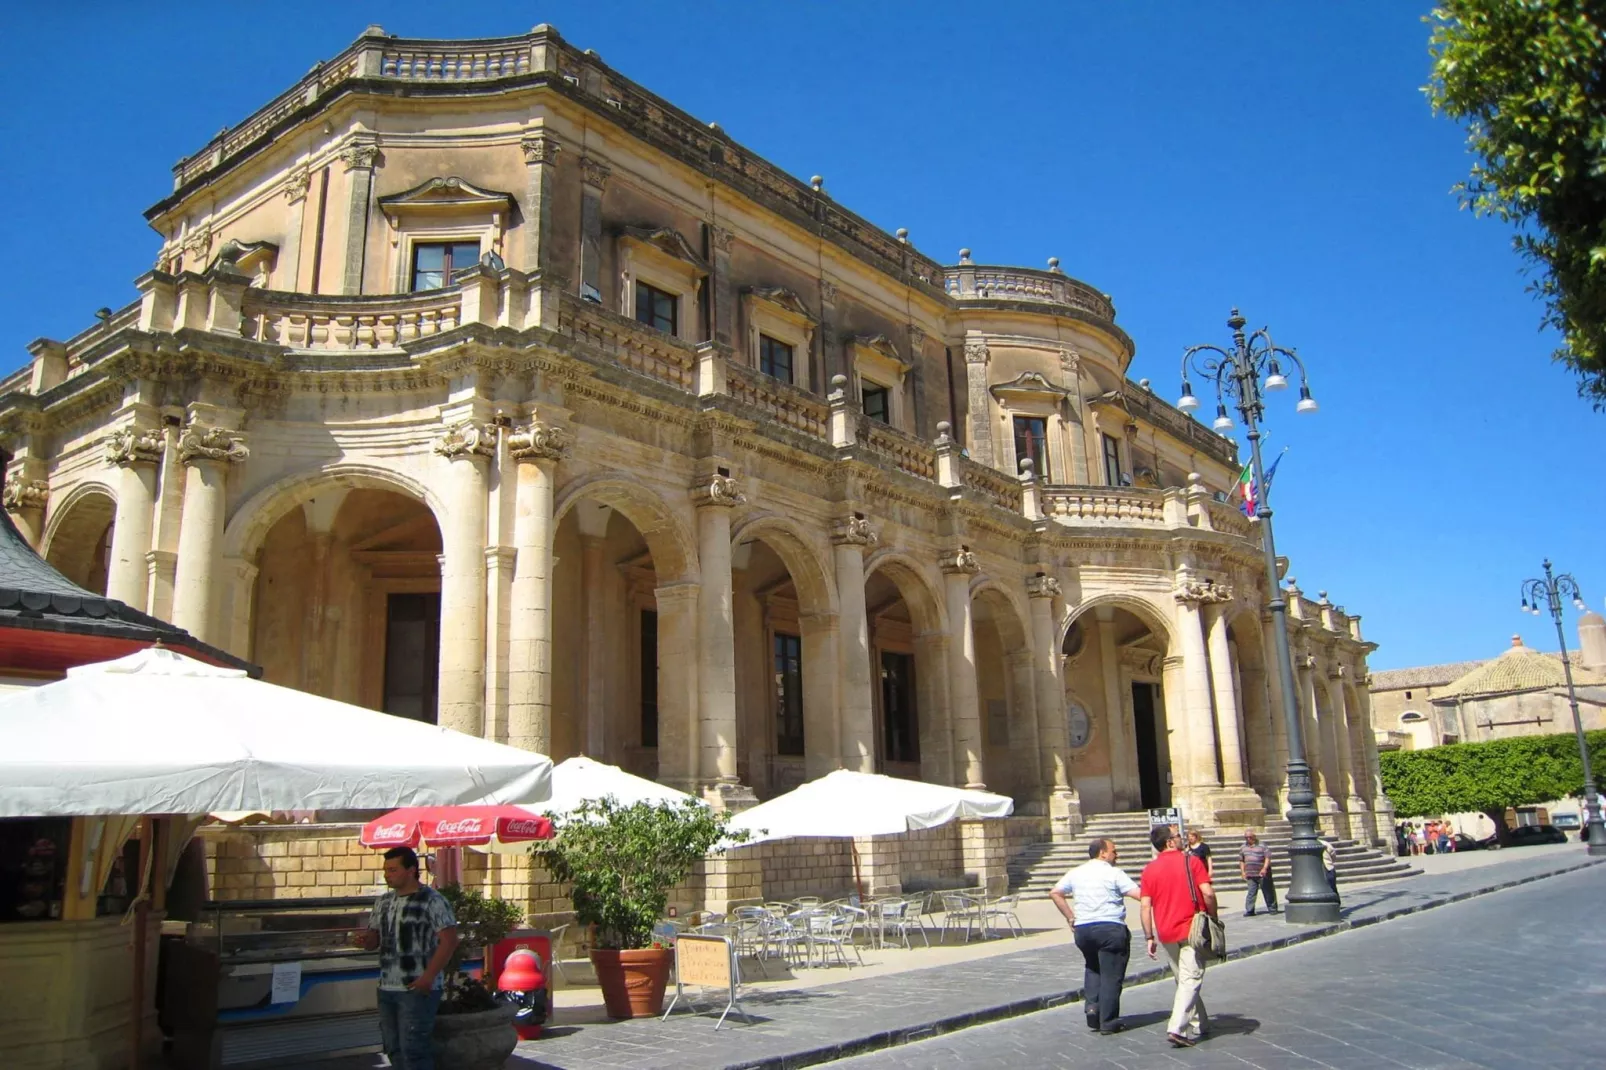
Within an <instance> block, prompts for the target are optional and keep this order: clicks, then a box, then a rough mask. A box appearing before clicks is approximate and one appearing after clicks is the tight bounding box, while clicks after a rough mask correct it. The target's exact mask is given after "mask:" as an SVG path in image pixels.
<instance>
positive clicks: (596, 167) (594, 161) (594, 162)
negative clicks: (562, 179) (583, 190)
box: [580, 156, 613, 193]
mask: <svg viewBox="0 0 1606 1070" xmlns="http://www.w3.org/2000/svg"><path fill="white" fill-rule="evenodd" d="M612 174H613V168H611V167H609V166H608V165H607V164H606V163H604V162H603V161H602V160H601V158H599V157H596V156H582V157H580V178H581V181H583V182H584V183H585V184H586V185H588V186H590V187H592V188H593V189H595V190H597V191H598V192H599V193H600V192H601V191H602V190H603V189H604V188H605V187H606V186H607V185H608V178H609V176H611V175H612Z"/></svg>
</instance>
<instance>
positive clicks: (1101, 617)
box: [1093, 606, 1139, 810]
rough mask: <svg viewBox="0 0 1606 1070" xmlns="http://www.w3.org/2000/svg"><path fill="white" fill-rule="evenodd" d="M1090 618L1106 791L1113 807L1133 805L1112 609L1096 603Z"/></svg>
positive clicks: (1128, 740) (1130, 749)
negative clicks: (1106, 756) (1105, 745)
mask: <svg viewBox="0 0 1606 1070" xmlns="http://www.w3.org/2000/svg"><path fill="white" fill-rule="evenodd" d="M1093 618H1094V620H1095V621H1096V622H1097V624H1098V633H1099V669H1100V677H1099V682H1100V684H1101V685H1102V687H1103V691H1104V726H1105V730H1106V732H1107V733H1108V734H1109V740H1110V794H1111V797H1112V799H1113V801H1114V805H1115V808H1116V809H1117V810H1126V809H1130V808H1133V807H1136V806H1137V803H1138V801H1139V800H1138V799H1137V798H1136V796H1135V795H1134V794H1133V791H1134V787H1135V785H1133V783H1132V778H1131V774H1130V766H1131V765H1132V763H1131V761H1130V760H1129V759H1130V758H1132V757H1134V755H1133V751H1134V749H1135V747H1134V745H1133V743H1132V742H1131V740H1132V736H1131V735H1130V733H1128V732H1127V725H1128V722H1127V712H1126V710H1127V703H1126V702H1125V701H1124V699H1125V696H1124V695H1122V694H1121V650H1120V646H1119V645H1118V644H1117V643H1116V640H1115V610H1114V609H1113V608H1111V607H1110V606H1096V607H1094V609H1093Z"/></svg>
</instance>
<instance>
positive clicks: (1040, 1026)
mask: <svg viewBox="0 0 1606 1070" xmlns="http://www.w3.org/2000/svg"><path fill="white" fill-rule="evenodd" d="M1603 894H1606V869H1601V868H1598V867H1592V868H1590V869H1587V870H1583V871H1581V872H1577V873H1570V874H1566V875H1563V876H1559V877H1555V878H1553V879H1550V880H1546V881H1540V882H1536V883H1532V884H1527V885H1523V886H1521V887H1519V888H1515V889H1512V890H1509V891H1504V892H1497V893H1494V894H1491V895H1488V896H1483V897H1480V898H1477V899H1473V900H1471V901H1469V902H1465V903H1459V904H1455V905H1452V906H1448V907H1446V908H1444V909H1442V910H1434V911H1430V912H1427V913H1421V914H1415V915H1411V916H1409V917H1406V918H1402V919H1399V920H1395V921H1391V922H1389V923H1387V924H1384V925H1378V926H1374V927H1369V928H1366V929H1362V930H1359V931H1356V932H1353V933H1347V934H1344V935H1342V936H1339V937H1337V938H1336V939H1330V940H1320V941H1315V942H1312V943H1309V944H1306V945H1303V946H1301V947H1297V948H1293V949H1290V950H1288V951H1285V952H1282V953H1280V954H1276V955H1258V956H1255V957H1252V958H1248V959H1245V960H1242V961H1238V962H1229V963H1226V964H1224V965H1221V966H1216V967H1212V968H1211V969H1210V970H1209V972H1208V973H1207V974H1206V978H1205V993H1206V1002H1207V1004H1208V1006H1209V1008H1210V1011H1211V1014H1212V1016H1213V1018H1214V1023H1215V1035H1214V1036H1212V1037H1211V1038H1209V1039H1208V1040H1206V1041H1205V1042H1204V1043H1203V1044H1201V1045H1200V1046H1199V1047H1197V1048H1194V1049H1191V1050H1181V1051H1178V1050H1175V1049H1172V1048H1170V1047H1169V1046H1168V1045H1167V1044H1166V1042H1165V1024H1166V1017H1167V1015H1168V1014H1169V1012H1170V1007H1171V996H1172V992H1173V991H1174V989H1173V986H1172V984H1171V982H1170V981H1169V979H1167V980H1165V981H1162V982H1159V983H1155V984H1149V985H1143V986H1140V987H1137V988H1134V989H1131V990H1129V991H1128V993H1127V994H1126V996H1125V998H1124V999H1123V1005H1122V1010H1123V1012H1124V1013H1125V1015H1126V1016H1127V1020H1128V1022H1129V1024H1130V1025H1131V1026H1132V1027H1134V1028H1130V1029H1129V1030H1128V1031H1127V1032H1126V1033H1123V1034H1121V1035H1120V1036H1116V1037H1101V1036H1098V1035H1097V1034H1094V1033H1090V1032H1088V1030H1087V1029H1086V1027H1085V1026H1084V1025H1083V1023H1082V1016H1081V1013H1080V1008H1078V1007H1069V1008H1064V1009H1055V1010H1050V1011H1043V1012H1039V1013H1036V1014H1031V1015H1026V1016H1023V1017H1019V1018H1012V1019H1009V1020H1006V1021H1001V1022H995V1023H992V1024H988V1025H984V1026H979V1027H977V1028H974V1029H967V1030H964V1031H962V1032H959V1033H955V1034H953V1035H951V1036H946V1037H940V1038H937V1039H934V1040H928V1041H923V1042H918V1043H914V1044H908V1045H905V1046H902V1047H899V1048H893V1049H889V1050H886V1051H882V1052H877V1053H875V1054H872V1055H865V1056H860V1057H858V1058H854V1059H849V1060H846V1061H844V1062H841V1063H838V1064H836V1065H838V1066H842V1067H851V1068H853V1070H894V1068H900V1070H901V1068H915V1067H919V1068H921V1070H926V1068H931V1067H948V1066H953V1067H1005V1066H1008V1067H1014V1068H1026V1067H1033V1068H1035V1067H1075V1068H1084V1067H1085V1068H1095V1067H1099V1068H1102V1067H1150V1066H1153V1067H1165V1066H1186V1067H1192V1068H1197V1067H1234V1068H1240V1070H1249V1068H1255V1067H1261V1068H1266V1070H1273V1068H1276V1070H1285V1068H1294V1067H1310V1068H1318V1067H1331V1068H1354V1070H1377V1068H1394V1067H1413V1068H1418V1067H1420V1068H1426V1067H1433V1068H1463V1067H1464V1068H1473V1067H1489V1068H1499V1070H1507V1068H1515V1067H1544V1068H1547V1070H1564V1068H1568V1067H1599V1066H1601V1065H1602V1058H1603V1054H1606V1022H1603V1021H1602V1020H1601V1018H1600V1016H1599V1015H1596V1014H1593V1013H1590V1009H1591V1008H1598V1007H1599V1006H1600V1005H1601V1002H1602V999H1603V998H1606V972H1603V968H1602V964H1603V963H1606V917H1603V916H1602V914H1601V912H1600V910H1599V906H1598V905H1599V903H1600V902H1601V897H1602V895H1603Z"/></svg>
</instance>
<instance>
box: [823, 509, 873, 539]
mask: <svg viewBox="0 0 1606 1070" xmlns="http://www.w3.org/2000/svg"><path fill="white" fill-rule="evenodd" d="M880 541H881V536H880V535H879V534H877V532H876V530H875V528H874V527H873V526H871V524H870V521H869V519H868V518H867V517H866V516H865V515H864V514H863V513H854V514H853V515H852V516H847V517H843V518H842V519H840V520H837V521H835V522H834V523H833V524H832V525H831V545H832V546H874V545H875V544H876V543H878V542H880Z"/></svg>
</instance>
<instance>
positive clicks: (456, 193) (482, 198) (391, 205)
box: [379, 175, 514, 223]
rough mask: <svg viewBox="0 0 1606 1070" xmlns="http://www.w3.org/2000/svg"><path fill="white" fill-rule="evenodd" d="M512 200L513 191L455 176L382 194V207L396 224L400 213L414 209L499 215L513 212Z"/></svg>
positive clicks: (414, 210)
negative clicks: (505, 191)
mask: <svg viewBox="0 0 1606 1070" xmlns="http://www.w3.org/2000/svg"><path fill="white" fill-rule="evenodd" d="M513 203H514V202H513V194H511V193H503V192H501V191H500V190H493V189H482V188H480V187H479V186H476V185H474V184H473V183H472V182H469V181H467V180H465V179H461V178H458V177H457V176H456V175H452V176H450V177H448V178H432V179H429V180H428V181H426V182H421V183H419V184H418V185H416V186H414V187H413V188H412V189H410V190H406V191H404V192H402V193H392V194H391V195H389V196H388V197H381V198H379V209H380V211H382V212H384V213H385V215H386V217H387V218H389V219H390V220H391V222H392V223H395V222H396V220H397V219H398V218H399V217H400V216H403V215H407V214H409V213H414V212H417V213H430V212H433V213H443V212H444V213H457V214H463V215H469V214H474V213H481V214H484V213H491V214H496V215H500V214H502V213H506V212H511V211H512V209H513Z"/></svg>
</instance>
